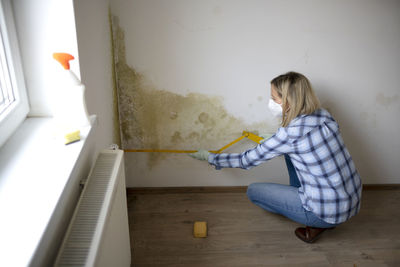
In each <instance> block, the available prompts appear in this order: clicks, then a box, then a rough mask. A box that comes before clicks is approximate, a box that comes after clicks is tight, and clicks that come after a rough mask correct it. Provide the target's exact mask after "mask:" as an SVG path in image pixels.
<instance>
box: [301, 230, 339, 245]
mask: <svg viewBox="0 0 400 267" xmlns="http://www.w3.org/2000/svg"><path fill="white" fill-rule="evenodd" d="M334 228H335V227H332V228H317V227H309V226H306V227H305V228H304V227H299V228H297V229H296V230H295V231H294V233H295V234H296V236H297V237H298V238H300V239H301V240H303V241H304V242H306V243H314V242H315V240H317V239H318V238H319V237H320V236H321V234H322V233H323V232H324V231H325V230H327V229H334Z"/></svg>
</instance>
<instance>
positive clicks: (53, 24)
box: [12, 0, 80, 117]
mask: <svg viewBox="0 0 400 267" xmlns="http://www.w3.org/2000/svg"><path fill="white" fill-rule="evenodd" d="M12 2H13V7H14V12H15V14H16V16H15V19H16V26H17V31H18V38H19V43H20V49H21V57H22V61H23V65H24V74H25V82H26V86H27V90H28V95H29V103H30V112H29V114H28V115H29V116H30V117H49V116H52V115H53V110H52V109H53V106H52V95H53V94H56V93H57V89H58V88H57V85H58V84H60V81H57V80H56V79H55V77H57V73H59V72H60V71H62V70H63V69H62V67H61V65H60V64H59V63H58V62H56V61H55V60H54V59H53V53H55V52H64V53H69V54H72V55H73V56H74V57H75V60H72V61H71V62H70V63H71V70H73V71H74V72H75V73H76V74H77V75H78V77H79V74H80V73H79V56H78V47H77V42H76V30H75V19H74V10H73V5H72V0H67V1H51V0H37V1H29V0H15V1H12Z"/></svg>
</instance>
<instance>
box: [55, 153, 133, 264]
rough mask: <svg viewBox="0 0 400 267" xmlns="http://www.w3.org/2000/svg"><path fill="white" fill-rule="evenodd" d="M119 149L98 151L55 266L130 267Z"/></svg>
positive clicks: (123, 177)
mask: <svg viewBox="0 0 400 267" xmlns="http://www.w3.org/2000/svg"><path fill="white" fill-rule="evenodd" d="M130 263H131V251H130V242H129V226H128V214H127V203H126V188H125V172H124V160H123V151H122V150H103V151H101V152H100V153H99V155H98V157H97V159H96V162H95V164H94V165H93V168H92V169H91V171H90V173H89V176H88V178H87V180H86V182H85V186H84V189H83V191H82V194H81V196H80V199H79V201H78V204H77V207H76V208H75V212H74V215H73V217H72V219H71V223H70V224H69V227H68V230H67V232H66V235H65V238H64V240H63V243H62V245H61V248H60V250H59V253H58V256H57V259H56V262H55V266H74V267H78V266H96V267H102V266H107V267H109V266H118V267H119V266H121V267H123V266H130Z"/></svg>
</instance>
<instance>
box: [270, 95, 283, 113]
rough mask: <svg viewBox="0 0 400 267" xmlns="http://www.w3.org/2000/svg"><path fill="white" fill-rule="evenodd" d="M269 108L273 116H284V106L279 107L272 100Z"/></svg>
mask: <svg viewBox="0 0 400 267" xmlns="http://www.w3.org/2000/svg"><path fill="white" fill-rule="evenodd" d="M268 108H269V110H270V111H271V113H272V115H274V116H275V117H281V116H282V105H279V104H278V103H276V102H275V101H274V100H272V99H270V100H269V102H268Z"/></svg>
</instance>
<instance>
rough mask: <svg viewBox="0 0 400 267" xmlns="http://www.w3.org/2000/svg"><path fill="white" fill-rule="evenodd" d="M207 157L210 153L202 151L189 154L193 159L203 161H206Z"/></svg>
mask: <svg viewBox="0 0 400 267" xmlns="http://www.w3.org/2000/svg"><path fill="white" fill-rule="evenodd" d="M208 155H210V152H208V151H207V150H204V149H199V150H198V151H197V152H195V153H191V154H189V156H191V157H192V158H194V159H198V160H205V161H208Z"/></svg>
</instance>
